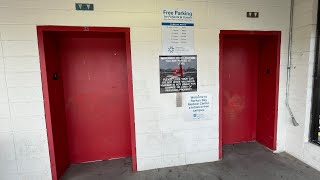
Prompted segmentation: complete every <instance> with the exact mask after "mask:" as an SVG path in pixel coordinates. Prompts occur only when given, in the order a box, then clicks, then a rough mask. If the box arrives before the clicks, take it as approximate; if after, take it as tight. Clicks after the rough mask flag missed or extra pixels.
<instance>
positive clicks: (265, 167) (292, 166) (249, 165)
mask: <svg viewBox="0 0 320 180" xmlns="http://www.w3.org/2000/svg"><path fill="white" fill-rule="evenodd" d="M223 154H224V157H223V160H222V161H218V162H212V163H202V164H194V165H186V166H178V167H172V168H163V169H155V170H149V171H142V172H137V173H133V172H132V170H131V160H130V159H117V160H110V161H99V162H94V163H85V164H74V165H71V167H70V168H69V169H68V170H67V172H66V173H65V175H64V177H63V178H62V180H169V179H170V180H171V179H172V180H175V179H178V180H317V179H320V172H318V171H317V170H315V169H313V168H311V167H310V166H308V165H306V164H304V163H303V162H301V161H299V160H297V159H295V158H294V157H292V156H290V155H288V154H287V153H280V154H273V153H272V152H271V151H269V150H268V149H266V148H265V147H264V146H262V145H260V144H258V143H252V142H251V143H240V144H235V145H225V146H224V147H223Z"/></svg>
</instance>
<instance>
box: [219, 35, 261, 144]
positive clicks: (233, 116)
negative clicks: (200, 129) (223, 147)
mask: <svg viewBox="0 0 320 180" xmlns="http://www.w3.org/2000/svg"><path fill="white" fill-rule="evenodd" d="M222 53H223V60H222V69H223V70H222V143H223V144H233V143H238V142H246V141H252V140H255V139H256V118H257V81H258V58H259V51H258V41H257V40H256V39H255V38H248V37H245V38H243V37H226V38H224V39H223V52H222Z"/></svg>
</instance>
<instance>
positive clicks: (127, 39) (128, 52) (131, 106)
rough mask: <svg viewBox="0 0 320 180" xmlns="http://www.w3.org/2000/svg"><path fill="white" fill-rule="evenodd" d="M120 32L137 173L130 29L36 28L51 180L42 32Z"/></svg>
mask: <svg viewBox="0 0 320 180" xmlns="http://www.w3.org/2000/svg"><path fill="white" fill-rule="evenodd" d="M46 31H48V32H59V31H60V32H83V31H90V32H105V33H108V32H109V33H110V32H122V33H125V43H126V61H127V74H128V95H129V110H130V129H131V132H130V134H131V151H132V153H131V158H132V168H133V170H134V171H137V156H136V139H135V124H134V104H133V86H132V64H131V49H130V28H113V27H79V26H77V27H75V26H37V35H38V46H39V57H40V69H41V81H42V91H43V99H44V109H45V117H46V127H47V136H48V146H49V155H50V163H51V172H52V179H53V180H58V177H57V170H56V163H55V152H54V143H53V133H52V122H51V114H50V103H49V90H48V81H47V72H46V59H45V49H44V38H43V36H44V35H43V33H44V32H46Z"/></svg>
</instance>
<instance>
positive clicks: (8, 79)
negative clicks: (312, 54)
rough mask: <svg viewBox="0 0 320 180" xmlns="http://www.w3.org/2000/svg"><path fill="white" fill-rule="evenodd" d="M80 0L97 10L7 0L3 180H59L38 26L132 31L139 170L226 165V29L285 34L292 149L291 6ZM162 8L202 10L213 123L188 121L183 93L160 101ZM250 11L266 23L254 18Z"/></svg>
mask: <svg viewBox="0 0 320 180" xmlns="http://www.w3.org/2000/svg"><path fill="white" fill-rule="evenodd" d="M77 2H92V3H94V4H95V11H94V12H77V11H75V10H74V3H75V1H73V0H55V1H52V0H41V1H39V0H28V1H21V0H0V40H1V41H0V42H1V43H0V48H1V51H0V149H1V151H0V174H1V179H28V178H29V179H51V174H50V163H49V155H48V145H47V137H46V126H45V119H44V108H43V99H42V90H41V80H40V68H39V56H38V47H37V37H36V25H68V26H106V27H130V28H131V51H132V65H133V67H132V68H133V86H134V105H135V122H136V141H137V145H136V146H137V158H138V159H137V160H138V170H146V169H152V168H160V167H167V166H175V165H184V164H192V163H200V162H207V161H215V160H218V138H219V137H218V132H219V130H218V110H219V106H218V88H219V87H218V86H219V84H218V75H219V74H218V70H219V69H218V60H219V31H220V30H279V31H282V44H281V72H280V98H279V120H278V142H277V147H278V148H277V151H283V150H285V145H286V143H285V141H286V140H287V141H290V138H289V136H287V138H286V136H285V134H286V133H287V134H289V133H290V132H291V131H290V128H288V130H287V131H284V129H285V128H286V127H287V124H286V122H287V121H288V119H287V118H286V110H285V107H284V99H285V80H286V61H287V47H288V28H289V10H290V9H289V6H290V1H289V0H241V1H239V0H117V1H114V0H80V1H77ZM162 8H189V9H193V12H194V18H195V35H194V37H195V52H196V54H197V55H198V92H199V93H210V94H212V96H213V100H212V101H213V106H212V107H213V112H214V116H213V117H212V119H211V120H208V121H201V122H185V121H184V118H183V108H176V107H175V99H176V98H175V95H174V94H161V95H160V90H159V60H158V56H159V55H160V53H161V10H162ZM247 11H259V12H260V18H258V19H248V18H246V12H247ZM306 66H308V64H307V63H306ZM303 67H304V66H303ZM299 77H300V76H299ZM299 81H300V82H304V80H299ZM293 86H294V85H293ZM306 87H307V86H306ZM292 94H294V93H292ZM292 98H293V97H292ZM304 107H305V106H304ZM301 144H302V140H301ZM301 144H300V145H301ZM287 147H288V148H289V149H292V148H290V147H289V146H288V144H287Z"/></svg>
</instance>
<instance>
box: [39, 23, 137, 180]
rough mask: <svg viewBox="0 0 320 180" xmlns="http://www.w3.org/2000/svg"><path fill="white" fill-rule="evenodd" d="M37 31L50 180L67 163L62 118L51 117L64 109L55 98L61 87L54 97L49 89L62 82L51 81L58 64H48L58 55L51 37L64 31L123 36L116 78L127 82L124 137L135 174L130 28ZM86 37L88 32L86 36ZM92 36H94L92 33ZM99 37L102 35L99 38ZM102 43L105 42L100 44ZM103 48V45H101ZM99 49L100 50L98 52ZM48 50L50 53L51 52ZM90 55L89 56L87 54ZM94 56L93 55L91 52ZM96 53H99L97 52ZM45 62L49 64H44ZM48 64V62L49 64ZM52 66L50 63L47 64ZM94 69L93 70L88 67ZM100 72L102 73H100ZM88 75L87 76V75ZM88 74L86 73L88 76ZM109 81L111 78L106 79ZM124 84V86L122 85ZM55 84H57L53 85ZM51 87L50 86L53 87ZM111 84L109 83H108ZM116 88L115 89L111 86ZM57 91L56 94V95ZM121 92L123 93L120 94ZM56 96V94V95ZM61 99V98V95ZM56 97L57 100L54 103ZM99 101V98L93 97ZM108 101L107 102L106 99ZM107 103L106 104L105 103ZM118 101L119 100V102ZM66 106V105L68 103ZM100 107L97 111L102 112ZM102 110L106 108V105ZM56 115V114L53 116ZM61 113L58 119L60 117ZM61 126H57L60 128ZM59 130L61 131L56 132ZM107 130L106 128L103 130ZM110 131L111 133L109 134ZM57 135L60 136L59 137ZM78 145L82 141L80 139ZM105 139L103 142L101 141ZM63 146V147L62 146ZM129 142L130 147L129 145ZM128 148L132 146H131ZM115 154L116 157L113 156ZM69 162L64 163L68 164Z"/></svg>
mask: <svg viewBox="0 0 320 180" xmlns="http://www.w3.org/2000/svg"><path fill="white" fill-rule="evenodd" d="M37 29H38V41H39V42H38V44H39V54H40V64H41V77H42V84H43V95H44V104H45V114H46V125H47V132H48V144H49V153H50V162H51V171H52V178H53V179H54V180H57V179H59V178H60V176H61V175H62V174H63V172H64V170H65V167H66V164H69V158H67V157H66V156H65V154H68V153H66V152H67V148H66V147H67V146H65V142H63V140H62V139H64V140H66V139H67V138H66V136H64V135H63V132H62V133H61V130H63V129H64V128H60V127H64V125H63V123H61V122H63V116H62V114H61V113H60V112H59V113H57V114H58V115H54V114H53V113H54V109H58V107H60V108H59V109H60V110H61V109H64V108H61V107H63V103H61V100H62V99H60V100H58V99H59V98H58V96H59V97H60V94H61V88H56V89H58V90H56V91H54V92H55V93H56V94H55V95H53V93H52V92H53V90H52V89H54V88H51V87H55V86H56V87H58V86H59V85H57V84H58V82H61V81H59V80H58V81H51V80H52V74H51V73H52V72H53V70H50V68H52V67H54V66H55V65H51V64H57V62H51V61H54V60H57V59H59V58H57V57H56V56H57V55H58V54H59V53H58V52H55V51H56V48H55V47H57V46H56V45H57V43H56V41H54V40H56V39H57V38H56V37H54V36H52V34H54V33H55V34H57V33H58V32H61V33H65V34H68V33H67V32H70V33H69V34H78V35H79V34H82V33H81V32H84V31H90V33H89V34H91V33H93V32H103V33H104V34H110V33H111V34H112V33H113V34H114V33H115V32H119V33H120V32H121V33H122V34H123V35H121V36H122V37H121V38H122V43H120V44H121V48H120V49H121V50H122V55H121V56H122V59H123V61H122V63H124V68H123V72H121V74H122V77H119V78H118V79H121V78H122V79H123V76H124V77H125V79H126V80H124V83H122V85H123V86H126V87H127V89H126V90H127V91H126V97H127V99H126V100H127V101H126V105H127V106H126V107H127V111H128V112H127V115H128V113H129V115H128V116H127V118H129V119H128V121H129V123H127V126H126V128H127V134H126V136H129V138H131V142H130V141H129V149H131V151H129V152H127V153H126V156H130V155H131V157H132V166H133V170H134V171H136V169H137V165H136V150H135V132H134V111H133V109H134V108H133V92H132V75H131V74H132V72H131V53H130V30H129V28H100V27H66V26H39V27H37ZM49 32H50V33H51V36H52V38H51V39H50V38H49V40H48V38H47V39H45V38H44V34H46V33H49ZM86 34H88V33H86ZM93 34H95V33H93ZM99 36H101V35H99ZM48 44H52V45H54V46H52V47H50V48H49V50H48V48H47V47H49V45H48ZM102 44H104V43H102ZM103 46H104V47H103V48H105V47H106V45H103ZM100 50H101V49H100ZM50 51H51V52H50ZM89 54H90V53H89ZM91 54H93V53H91ZM98 54H99V53H98ZM46 61H48V62H46ZM49 61H50V62H49ZM50 63H51V64H50ZM91 68H92V69H91V70H93V69H94V67H91ZM54 69H55V71H58V74H59V79H60V78H61V77H62V76H61V74H60V72H59V68H54ZM100 73H101V72H100ZM89 74H90V73H89ZM87 75H88V74H87ZM107 78H109V79H111V78H110V77H107ZM125 82H127V83H125ZM54 83H56V85H54ZM50 84H52V85H54V86H52V85H50ZM79 84H81V83H79ZM109 85H110V84H109ZM112 87H113V86H109V88H112ZM114 88H115V86H114ZM57 92H58V93H57ZM123 93H124V92H123ZM57 94H58V95H57ZM62 97H63V96H62ZM56 98H57V100H55V99H56ZM96 100H97V101H98V98H96ZM89 101H90V100H89ZM109 101H110V100H109ZM56 102H58V103H56ZM107 102H108V101H107ZM120 102H121V99H120ZM68 105H69V104H68ZM102 108H103V107H101V108H100V109H99V108H98V110H101V109H102ZM105 108H107V107H106V106H105ZM55 114H56V113H55ZM59 114H60V116H59ZM97 116H99V113H98V114H97V113H96V114H93V115H92V117H97ZM58 117H60V118H61V120H60V121H59V120H57V118H58ZM59 124H60V125H59ZM59 128H60V130H59ZM100 129H102V127H100ZM105 130H108V127H107V128H106V129H105ZM110 132H112V131H110ZM59 133H60V135H59ZM79 139H80V142H82V141H81V138H79ZM104 140H105V139H104ZM61 143H62V144H61ZM130 143H131V144H130ZM130 145H131V147H130ZM113 155H116V154H113ZM118 155H119V154H118ZM66 160H67V161H68V163H66V162H67V161H66Z"/></svg>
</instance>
